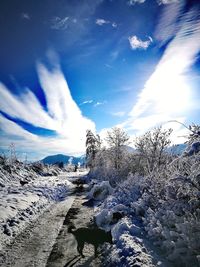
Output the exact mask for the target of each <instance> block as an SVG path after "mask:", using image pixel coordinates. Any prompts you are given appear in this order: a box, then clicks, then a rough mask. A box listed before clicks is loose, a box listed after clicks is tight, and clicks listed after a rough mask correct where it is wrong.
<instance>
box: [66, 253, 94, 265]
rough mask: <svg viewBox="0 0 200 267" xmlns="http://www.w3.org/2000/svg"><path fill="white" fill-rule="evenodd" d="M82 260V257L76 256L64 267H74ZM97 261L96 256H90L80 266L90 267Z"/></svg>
mask: <svg viewBox="0 0 200 267" xmlns="http://www.w3.org/2000/svg"><path fill="white" fill-rule="evenodd" d="M81 259H83V258H82V257H81V256H80V255H76V256H74V257H73V258H72V259H70V260H69V261H68V262H67V263H66V264H65V265H64V267H72V266H74V265H75V264H76V263H78V262H79V261H80V260H81ZM94 259H95V257H94V256H90V257H89V258H88V259H87V260H86V261H85V262H84V263H82V264H81V265H79V266H82V267H84V266H85V267H88V266H90V264H91V263H92V261H93V260H94Z"/></svg>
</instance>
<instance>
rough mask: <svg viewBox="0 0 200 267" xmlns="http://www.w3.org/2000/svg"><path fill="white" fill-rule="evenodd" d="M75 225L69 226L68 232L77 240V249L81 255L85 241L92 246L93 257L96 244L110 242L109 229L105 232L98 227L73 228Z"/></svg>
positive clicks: (96, 247)
mask: <svg viewBox="0 0 200 267" xmlns="http://www.w3.org/2000/svg"><path fill="white" fill-rule="evenodd" d="M74 228H75V227H74V226H70V227H69V228H68V232H69V233H72V234H73V235H74V237H75V238H76V241H77V250H78V252H79V253H80V255H81V256H82V257H85V256H84V255H83V248H84V245H85V243H88V244H92V245H93V246H94V252H95V257H96V256H97V249H98V246H99V245H101V244H103V243H104V242H109V243H110V244H112V235H111V231H109V232H105V231H104V230H102V229H99V228H86V227H82V228H78V229H75V230H73V229H74Z"/></svg>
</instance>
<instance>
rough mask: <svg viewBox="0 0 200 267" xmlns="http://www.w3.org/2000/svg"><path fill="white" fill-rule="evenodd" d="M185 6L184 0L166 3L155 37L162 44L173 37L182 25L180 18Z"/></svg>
mask: <svg viewBox="0 0 200 267" xmlns="http://www.w3.org/2000/svg"><path fill="white" fill-rule="evenodd" d="M184 6H185V2H184V1H180V2H176V3H174V4H173V5H166V6H165V7H164V8H163V9H162V10H161V13H160V15H159V16H160V18H159V22H158V25H157V26H156V31H155V34H154V36H155V38H156V40H157V41H159V42H160V45H161V46H162V45H163V44H165V43H166V42H167V41H169V40H170V39H172V38H173V37H174V36H175V35H176V33H177V32H178V30H179V29H180V27H181V23H180V20H179V19H180V18H181V13H182V10H183V8H184Z"/></svg>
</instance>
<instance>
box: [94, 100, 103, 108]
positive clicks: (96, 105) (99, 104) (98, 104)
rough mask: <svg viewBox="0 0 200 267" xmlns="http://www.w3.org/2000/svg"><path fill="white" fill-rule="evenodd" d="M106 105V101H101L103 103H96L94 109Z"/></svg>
mask: <svg viewBox="0 0 200 267" xmlns="http://www.w3.org/2000/svg"><path fill="white" fill-rule="evenodd" d="M105 103H106V101H103V102H96V103H95V104H94V107H98V106H101V105H104V104H105Z"/></svg>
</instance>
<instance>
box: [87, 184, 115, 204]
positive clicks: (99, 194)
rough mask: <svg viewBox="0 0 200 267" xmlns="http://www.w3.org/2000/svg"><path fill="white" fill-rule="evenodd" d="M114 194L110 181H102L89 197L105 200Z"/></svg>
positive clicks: (95, 186)
mask: <svg viewBox="0 0 200 267" xmlns="http://www.w3.org/2000/svg"><path fill="white" fill-rule="evenodd" d="M112 192H113V188H112V187H111V186H110V183H109V182H108V181H102V182H101V183H100V184H96V185H94V186H93V187H92V189H91V191H90V192H89V193H88V197H89V198H92V199H95V200H103V199H105V198H106V197H107V196H108V195H110V194H111V193H112Z"/></svg>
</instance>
